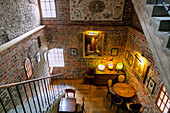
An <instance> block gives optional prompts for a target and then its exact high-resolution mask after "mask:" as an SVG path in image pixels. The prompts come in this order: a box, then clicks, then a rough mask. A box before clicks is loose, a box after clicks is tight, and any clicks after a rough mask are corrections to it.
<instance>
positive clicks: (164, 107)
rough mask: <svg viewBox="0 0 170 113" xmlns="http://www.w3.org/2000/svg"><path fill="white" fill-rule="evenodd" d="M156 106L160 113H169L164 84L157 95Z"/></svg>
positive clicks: (169, 106) (168, 101)
mask: <svg viewBox="0 0 170 113" xmlns="http://www.w3.org/2000/svg"><path fill="white" fill-rule="evenodd" d="M156 105H157V107H158V108H159V110H160V111H161V113H169V111H170V100H169V97H168V94H167V92H166V89H165V86H164V84H162V86H161V89H160V92H159V94H158V97H157V100H156Z"/></svg>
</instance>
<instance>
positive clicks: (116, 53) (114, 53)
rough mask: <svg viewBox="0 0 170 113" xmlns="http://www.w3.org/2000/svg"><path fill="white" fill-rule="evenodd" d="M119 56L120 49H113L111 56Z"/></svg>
mask: <svg viewBox="0 0 170 113" xmlns="http://www.w3.org/2000/svg"><path fill="white" fill-rule="evenodd" d="M117 55H118V48H112V49H111V56H117Z"/></svg>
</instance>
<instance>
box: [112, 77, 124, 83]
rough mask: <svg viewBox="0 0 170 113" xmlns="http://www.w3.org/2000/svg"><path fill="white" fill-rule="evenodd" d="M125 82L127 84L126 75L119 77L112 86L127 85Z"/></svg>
mask: <svg viewBox="0 0 170 113" xmlns="http://www.w3.org/2000/svg"><path fill="white" fill-rule="evenodd" d="M125 82H126V75H119V76H117V77H116V78H115V79H114V80H113V82H112V85H114V84H116V83H125Z"/></svg>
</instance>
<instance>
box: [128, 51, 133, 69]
mask: <svg viewBox="0 0 170 113" xmlns="http://www.w3.org/2000/svg"><path fill="white" fill-rule="evenodd" d="M132 64H133V56H132V55H131V54H130V57H129V65H130V66H132Z"/></svg>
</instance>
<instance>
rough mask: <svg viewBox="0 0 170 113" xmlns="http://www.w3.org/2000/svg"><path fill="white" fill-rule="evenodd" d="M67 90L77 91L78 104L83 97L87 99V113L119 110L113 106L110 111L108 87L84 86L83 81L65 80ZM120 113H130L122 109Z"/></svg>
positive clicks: (109, 112)
mask: <svg viewBox="0 0 170 113" xmlns="http://www.w3.org/2000/svg"><path fill="white" fill-rule="evenodd" d="M65 83H66V87H67V88H73V89H76V98H77V103H80V104H81V103H82V97H85V111H86V113H116V112H117V108H116V106H115V105H113V107H112V110H110V109H109V108H110V104H111V103H110V101H109V99H107V98H106V94H107V87H106V86H95V85H92V84H91V85H90V84H83V80H65ZM119 113H128V112H127V111H125V110H123V109H122V108H120V109H119Z"/></svg>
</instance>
